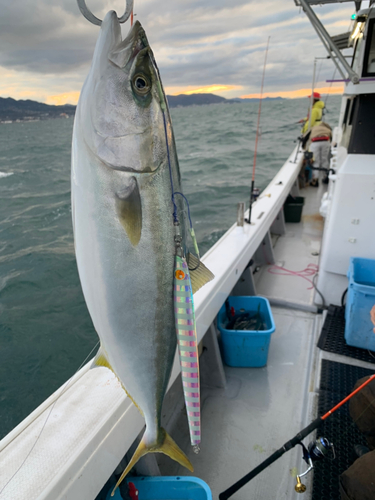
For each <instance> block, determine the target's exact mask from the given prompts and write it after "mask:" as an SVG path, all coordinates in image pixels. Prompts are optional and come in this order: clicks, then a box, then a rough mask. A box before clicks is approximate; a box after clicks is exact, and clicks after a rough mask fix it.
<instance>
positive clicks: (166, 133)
mask: <svg viewBox="0 0 375 500" xmlns="http://www.w3.org/2000/svg"><path fill="white" fill-rule="evenodd" d="M162 114H163V124H164V133H165V144H166V146H167V157H168V167H169V177H170V180H171V188H172V203H173V214H172V215H173V221H174V222H175V223H176V224H179V220H178V215H177V205H176V201H175V199H174V195H175V192H174V187H173V175H172V167H171V156H170V153H169V144H168V132H167V121H166V119H165V111H164V110H163V109H162Z"/></svg>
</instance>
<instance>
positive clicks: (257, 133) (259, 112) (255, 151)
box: [245, 36, 271, 224]
mask: <svg viewBox="0 0 375 500" xmlns="http://www.w3.org/2000/svg"><path fill="white" fill-rule="evenodd" d="M270 38H271V37H270V36H269V37H268V40H267V48H266V54H265V56H264V65H263V76H262V86H261V89H260V97H259V109H258V120H257V131H256V135H255V148H254V160H253V173H252V177H251V187H250V205H249V218H248V219H245V221H246V222H247V223H248V224H251V208H252V204H253V193H254V182H255V169H256V163H257V151H258V140H259V130H260V116H261V112H262V99H263V88H264V77H265V74H266V66H267V55H268V47H269V44H270Z"/></svg>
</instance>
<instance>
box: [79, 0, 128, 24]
mask: <svg viewBox="0 0 375 500" xmlns="http://www.w3.org/2000/svg"><path fill="white" fill-rule="evenodd" d="M77 3H78V7H79V10H80V11H81V12H82V14H83V16H84V17H85V18H86V19H87V20H88V21H90V23H92V24H96V25H97V26H100V25H101V24H102V21H101V20H100V19H99V18H98V17H96V16H94V14H93V13H92V12H91V10H89V9H88V7H87V5H86V0H77ZM133 4H134V0H126V9H125V12H124V14H123V15H122V16H121V17H118V18H117V19H118V22H119V23H125V22H126V21H127V20H128V19H129V17H130V15H131V13H132V11H133Z"/></svg>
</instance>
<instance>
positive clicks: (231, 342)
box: [217, 296, 276, 368]
mask: <svg viewBox="0 0 375 500" xmlns="http://www.w3.org/2000/svg"><path fill="white" fill-rule="evenodd" d="M228 301H229V307H230V308H232V307H233V308H234V310H235V313H240V312H250V313H254V314H256V313H257V312H259V314H260V317H261V321H262V322H263V323H264V324H265V327H266V329H265V330H227V329H226V326H227V324H228V317H227V313H226V308H225V304H224V305H223V307H222V308H221V309H220V311H219V314H218V317H217V326H218V328H219V330H220V333H221V342H222V348H223V358H224V362H225V364H227V365H228V366H238V367H253V368H260V367H262V366H265V365H266V364H267V359H268V348H269V345H270V342H271V334H272V333H273V332H274V331H275V329H276V327H275V322H274V320H273V317H272V312H271V307H270V303H269V302H268V300H267V299H265V298H264V297H235V296H230V297H228Z"/></svg>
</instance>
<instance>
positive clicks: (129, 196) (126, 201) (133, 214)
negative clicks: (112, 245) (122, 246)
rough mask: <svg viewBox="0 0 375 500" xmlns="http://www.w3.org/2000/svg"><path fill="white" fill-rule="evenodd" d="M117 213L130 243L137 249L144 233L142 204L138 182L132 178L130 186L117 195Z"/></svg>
mask: <svg viewBox="0 0 375 500" xmlns="http://www.w3.org/2000/svg"><path fill="white" fill-rule="evenodd" d="M115 196H116V212H117V216H118V218H119V221H120V223H121V225H122V227H123V228H124V229H125V231H126V234H127V235H128V238H129V240H130V243H131V244H132V245H133V246H134V247H136V246H137V245H138V243H139V240H140V239H141V232H142V202H141V195H140V193H139V187H138V182H137V179H136V178H135V177H131V178H130V182H129V185H128V186H126V188H125V189H123V190H121V191H119V192H117V193H116V195H115Z"/></svg>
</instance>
